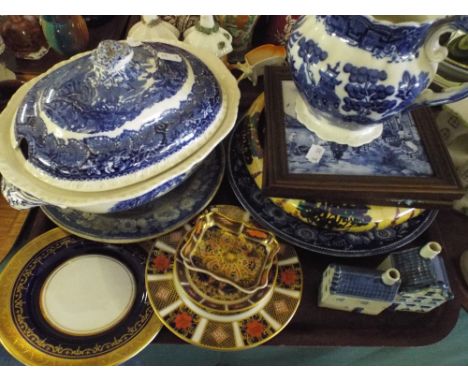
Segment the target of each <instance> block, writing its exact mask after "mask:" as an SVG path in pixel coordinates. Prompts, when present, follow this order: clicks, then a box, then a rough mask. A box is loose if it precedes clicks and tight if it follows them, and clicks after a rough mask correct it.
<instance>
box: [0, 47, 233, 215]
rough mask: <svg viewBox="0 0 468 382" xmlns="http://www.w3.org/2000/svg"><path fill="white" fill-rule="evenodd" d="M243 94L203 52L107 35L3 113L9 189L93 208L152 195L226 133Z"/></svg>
mask: <svg viewBox="0 0 468 382" xmlns="http://www.w3.org/2000/svg"><path fill="white" fill-rule="evenodd" d="M239 98H240V93H239V89H238V87H237V83H236V80H235V78H234V77H233V76H232V75H231V73H230V72H229V71H228V70H227V68H226V67H225V66H224V65H223V64H222V62H220V61H219V60H218V59H217V58H216V57H214V56H211V55H209V54H205V53H204V51H202V50H198V49H196V48H193V47H190V46H188V45H186V44H183V43H180V42H177V41H168V40H160V41H158V42H125V41H120V42H119V41H109V40H108V41H103V42H101V43H100V44H99V46H98V48H97V49H96V50H94V51H91V52H86V53H83V54H79V55H76V56H74V57H72V58H71V59H70V60H67V61H64V62H62V63H59V64H57V65H55V66H54V67H53V68H51V69H50V70H49V71H48V72H46V73H45V74H43V75H41V76H39V77H37V78H36V79H34V80H32V81H30V82H28V83H26V84H25V85H24V86H23V87H21V88H20V89H19V90H18V92H17V93H16V94H15V95H14V96H13V97H12V99H11V101H10V103H9V104H8V105H7V107H6V108H5V110H4V111H3V112H2V114H1V115H0V124H1V125H2V126H4V127H8V126H10V129H8V128H4V129H1V131H0V172H1V173H2V175H3V178H4V185H3V191H4V196H5V197H6V198H7V200H8V199H9V195H14V203H13V201H12V204H15V206H16V207H25V208H27V207H31V206H33V205H37V204H38V201H39V202H40V201H42V202H43V204H49V205H55V206H59V207H62V208H64V207H69V208H73V209H76V210H80V211H85V212H93V213H105V212H109V211H115V206H116V205H119V206H125V205H134V204H135V203H134V202H135V200H138V204H142V202H148V201H150V200H152V199H154V198H156V197H158V196H161V195H162V194H164V193H166V192H168V191H169V190H171V189H172V188H174V187H175V186H177V185H178V184H180V183H181V182H182V181H183V180H184V179H185V178H186V177H187V176H188V175H189V174H190V173H191V172H192V171H193V170H194V168H195V167H196V166H197V165H198V164H199V163H200V162H201V161H202V160H203V159H204V158H206V156H208V154H209V153H210V152H211V151H212V150H213V149H214V148H215V147H216V145H217V144H218V143H219V142H221V140H222V139H224V138H225V136H226V135H227V134H228V133H229V131H230V130H231V129H232V127H233V126H234V123H235V120H236V117H237V108H238V103H239ZM12 190H13V191H12ZM22 193H23V195H24V198H23V200H22V201H21V195H22ZM31 199H32V200H34V203H33V204H31V203H30V200H31ZM126 201H132V203H126Z"/></svg>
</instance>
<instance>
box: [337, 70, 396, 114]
mask: <svg viewBox="0 0 468 382" xmlns="http://www.w3.org/2000/svg"><path fill="white" fill-rule="evenodd" d="M343 71H344V72H345V73H349V83H347V84H346V86H345V90H346V92H347V93H348V97H345V98H344V99H343V101H344V105H343V110H344V111H346V112H351V111H353V112H356V114H357V115H355V116H349V119H350V120H352V121H355V122H358V123H370V122H372V121H371V120H370V118H369V117H368V116H369V115H370V114H371V113H372V112H376V113H380V114H383V113H388V112H390V111H391V110H393V108H394V107H395V106H396V104H397V101H396V100H394V99H387V98H388V97H390V96H392V95H393V94H394V92H395V88H394V87H393V86H391V85H383V84H379V82H380V81H385V80H386V79H387V73H386V72H385V71H384V70H377V69H370V68H367V67H365V66H361V67H357V66H354V65H352V64H350V63H347V64H345V66H344V67H343Z"/></svg>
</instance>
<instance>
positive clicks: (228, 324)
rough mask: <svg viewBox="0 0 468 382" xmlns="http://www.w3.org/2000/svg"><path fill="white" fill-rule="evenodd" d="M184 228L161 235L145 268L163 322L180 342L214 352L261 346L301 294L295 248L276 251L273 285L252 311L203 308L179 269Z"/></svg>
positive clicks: (285, 321)
mask: <svg viewBox="0 0 468 382" xmlns="http://www.w3.org/2000/svg"><path fill="white" fill-rule="evenodd" d="M184 233H185V231H176V232H173V233H170V234H167V235H165V236H162V237H160V238H158V239H157V240H156V241H155V243H154V247H153V249H152V250H151V253H150V256H149V258H148V263H147V266H146V286H147V290H148V295H149V298H150V301H151V304H152V306H153V308H154V310H155V313H156V315H157V316H158V317H159V318H160V319H161V321H162V322H163V324H164V325H165V326H166V327H167V328H168V329H169V330H170V331H171V332H173V333H174V334H175V335H176V336H177V337H179V338H181V339H182V340H184V341H186V342H188V343H190V344H193V345H196V346H200V347H203V348H210V349H214V350H226V351H229V350H230V351H233V350H244V349H249V348H252V347H255V346H258V345H261V344H263V343H265V342H267V341H268V340H270V339H271V338H273V337H274V336H275V335H277V334H278V333H279V332H280V331H281V330H283V329H284V328H285V327H286V325H287V324H288V323H289V321H290V320H291V319H292V317H293V316H294V314H295V312H296V310H297V308H298V306H299V303H300V300H301V295H302V288H303V286H302V268H301V265H300V263H299V259H298V257H297V254H296V252H295V250H294V248H293V247H292V246H289V245H285V244H282V245H281V247H282V250H280V252H279V253H278V255H277V256H278V274H277V276H276V280H275V285H274V286H273V287H272V288H271V289H270V290H269V291H268V292H267V294H266V295H265V296H264V297H263V298H262V299H261V301H259V302H258V303H257V304H255V305H254V306H253V307H252V308H251V309H248V310H246V311H243V312H241V313H233V314H219V313H213V312H211V311H209V310H207V309H203V308H201V307H200V306H199V305H197V304H195V303H194V302H193V301H192V300H191V299H190V298H189V297H188V295H187V294H186V293H185V291H184V289H183V287H182V285H181V280H179V278H178V274H177V272H176V271H175V267H174V263H175V261H176V254H177V245H175V243H176V242H177V241H178V240H182V238H183V234H184Z"/></svg>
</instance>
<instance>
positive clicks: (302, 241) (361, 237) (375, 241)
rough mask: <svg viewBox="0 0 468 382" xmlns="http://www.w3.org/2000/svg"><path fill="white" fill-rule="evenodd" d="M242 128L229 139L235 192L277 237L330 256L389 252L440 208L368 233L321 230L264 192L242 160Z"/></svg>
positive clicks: (410, 238)
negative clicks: (281, 206) (296, 215)
mask: <svg viewBox="0 0 468 382" xmlns="http://www.w3.org/2000/svg"><path fill="white" fill-rule="evenodd" d="M243 144H244V143H243V142H242V140H241V135H240V129H236V131H235V132H234V134H233V135H231V138H230V140H229V148H228V161H227V167H228V175H229V182H230V184H231V187H232V190H233V191H234V194H235V195H236V196H237V198H238V200H239V202H240V203H241V205H242V206H243V207H244V208H245V209H246V210H248V211H249V212H250V213H251V214H252V216H253V217H254V218H255V219H256V220H257V221H258V222H259V223H261V224H262V225H263V226H265V227H266V228H267V229H269V230H271V231H272V232H274V233H275V234H276V236H277V237H278V238H280V239H282V240H284V241H286V242H288V243H290V244H293V245H297V246H298V247H301V248H304V249H306V250H309V251H312V252H317V253H321V254H324V255H330V256H343V257H362V256H375V255H380V254H383V253H388V252H389V251H392V250H394V249H397V248H400V247H402V246H403V245H405V244H407V243H409V242H411V241H413V240H414V239H416V238H417V237H418V236H419V235H421V234H422V233H423V232H424V231H425V230H426V229H427V228H429V226H430V225H431V224H432V222H433V221H434V219H435V217H436V216H437V210H427V211H425V212H423V213H422V214H421V215H419V216H417V217H415V218H413V219H410V220H408V221H406V222H405V223H402V224H400V225H397V226H395V227H390V228H386V229H383V230H372V231H367V232H356V233H354V232H337V231H331V230H326V229H320V228H317V227H314V226H312V225H310V224H306V223H304V222H303V221H301V220H300V219H298V218H296V217H294V216H291V215H289V214H288V213H286V212H285V211H284V210H283V209H282V208H280V207H279V206H278V205H276V204H274V203H273V202H272V201H271V199H270V198H268V197H266V196H265V195H263V194H262V191H261V190H260V189H259V187H258V186H257V184H256V183H255V181H254V180H253V178H252V176H251V175H250V173H249V171H248V170H247V167H246V164H245V162H244V160H243V159H242V153H241V151H242V145H243Z"/></svg>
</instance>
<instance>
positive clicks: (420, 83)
mask: <svg viewBox="0 0 468 382" xmlns="http://www.w3.org/2000/svg"><path fill="white" fill-rule="evenodd" d="M394 17H397V16H394ZM395 21H396V22H395ZM459 21H460V18H457V17H451V18H445V19H441V20H436V21H434V19H433V18H431V17H428V18H424V17H423V18H422V19H420V17H418V16H415V17H414V20H413V19H411V17H410V19H409V20H408V21H407V20H406V18H405V16H402V19H401V20H400V19H398V20H393V19H390V20H385V17H384V16H382V18H380V17H379V18H374V17H371V16H304V17H302V18H301V19H300V20H298V22H297V23H296V24H295V26H294V29H293V32H292V34H291V36H290V38H289V41H288V46H287V50H288V60H289V64H290V67H291V70H292V74H293V78H294V81H295V83H296V86H297V88H298V89H299V91H300V93H301V94H302V98H300V99H299V102H298V105H297V110H298V116H299V118H300V120H301V122H306V125H307V126H308V127H309V128H310V129H312V130H314V131H315V132H316V133H317V134H318V135H319V136H320V137H321V138H323V139H326V140H332V141H334V142H338V143H346V144H349V145H353V146H359V145H362V144H364V143H368V142H370V141H371V140H373V139H375V138H377V137H378V136H379V135H380V134H381V131H382V125H381V123H382V122H383V121H385V120H387V119H388V118H390V117H392V116H394V115H396V114H398V113H400V112H402V111H404V110H406V109H407V108H408V107H410V106H412V105H414V104H426V105H435V104H442V103H447V102H453V101H456V100H458V99H461V98H464V97H466V96H467V95H468V85H467V84H465V85H464V86H463V87H462V88H457V89H448V90H447V91H446V92H443V93H441V94H437V95H436V94H434V93H432V92H431V91H429V90H426V88H427V87H428V86H429V84H430V82H431V80H432V78H433V77H434V75H435V73H436V69H437V64H438V63H439V62H440V61H442V60H443V59H444V58H445V57H446V55H447V49H446V48H445V47H441V46H439V43H438V41H439V37H440V36H441V35H442V34H443V33H446V32H447V31H453V30H457V29H458V28H460V27H463V24H462V23H460V22H459ZM333 127H336V129H335V130H334V129H333Z"/></svg>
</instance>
